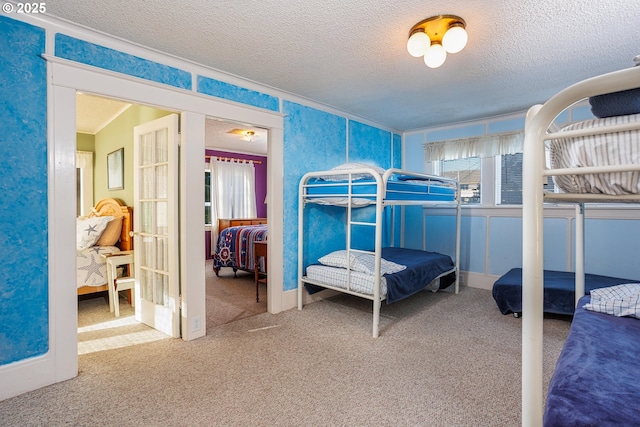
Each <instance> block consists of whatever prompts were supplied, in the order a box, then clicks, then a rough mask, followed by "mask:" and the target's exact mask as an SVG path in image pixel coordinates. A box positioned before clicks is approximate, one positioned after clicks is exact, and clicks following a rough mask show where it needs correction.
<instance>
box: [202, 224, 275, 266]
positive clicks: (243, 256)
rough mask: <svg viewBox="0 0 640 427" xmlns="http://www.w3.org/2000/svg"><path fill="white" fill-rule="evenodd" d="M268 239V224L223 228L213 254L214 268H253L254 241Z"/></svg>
mask: <svg viewBox="0 0 640 427" xmlns="http://www.w3.org/2000/svg"><path fill="white" fill-rule="evenodd" d="M262 240H267V226H266V225H243V226H237V227H229V228H225V229H224V230H222V232H221V233H220V236H219V237H218V243H217V244H216V248H215V252H214V254H213V268H214V269H215V270H218V269H219V268H220V267H232V268H234V269H239V270H250V271H251V270H253V269H254V262H253V242H259V241H262Z"/></svg>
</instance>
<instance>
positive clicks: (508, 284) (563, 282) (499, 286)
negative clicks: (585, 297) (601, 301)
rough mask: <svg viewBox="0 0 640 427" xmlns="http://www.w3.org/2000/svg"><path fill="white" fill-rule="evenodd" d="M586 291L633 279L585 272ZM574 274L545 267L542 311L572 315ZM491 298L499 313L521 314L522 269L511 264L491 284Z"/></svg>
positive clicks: (574, 286) (574, 287) (628, 281)
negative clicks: (510, 267) (508, 268)
mask: <svg viewBox="0 0 640 427" xmlns="http://www.w3.org/2000/svg"><path fill="white" fill-rule="evenodd" d="M584 279H585V280H584V284H585V293H587V294H588V293H589V292H590V291H592V290H593V289H597V288H604V287H608V286H614V285H620V284H623V283H631V282H635V281H636V280H630V279H621V278H618V277H608V276H599V275H597V274H585V275H584ZM575 283H576V275H575V273H572V272H567V271H553V270H544V273H543V287H544V294H543V298H544V302H543V306H544V312H545V313H552V314H563V315H572V314H573V312H574V310H575V292H576V290H575V289H576V285H575ZM492 294H493V299H494V300H495V302H496V304H497V305H498V309H499V310H500V312H501V313H502V314H509V313H513V316H514V317H520V315H521V313H522V269H521V268H512V269H511V270H509V271H508V272H507V273H505V274H504V275H503V276H501V277H500V278H499V279H498V280H496V281H495V283H494V284H493V289H492Z"/></svg>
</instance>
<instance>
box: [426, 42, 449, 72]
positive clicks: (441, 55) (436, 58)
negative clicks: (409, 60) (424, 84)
mask: <svg viewBox="0 0 640 427" xmlns="http://www.w3.org/2000/svg"><path fill="white" fill-rule="evenodd" d="M446 59H447V51H446V50H444V47H442V45H441V44H440V43H434V44H432V45H431V46H429V48H428V49H427V52H426V53H425V54H424V63H425V64H426V65H427V67H429V68H438V67H439V66H441V65H442V64H444V61H445V60H446Z"/></svg>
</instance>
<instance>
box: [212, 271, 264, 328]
mask: <svg viewBox="0 0 640 427" xmlns="http://www.w3.org/2000/svg"><path fill="white" fill-rule="evenodd" d="M212 265H213V264H212V261H211V260H208V261H207V262H206V276H205V277H206V281H207V284H206V287H207V289H206V292H207V328H211V327H214V326H218V325H224V324H225V323H229V322H233V321H235V320H239V319H243V318H245V317H249V316H255V315H256V314H260V313H266V312H267V288H266V286H265V285H264V284H261V285H260V286H259V287H258V290H259V293H260V302H256V285H255V278H254V275H253V274H251V273H247V272H244V271H238V272H237V274H236V275H235V276H236V277H234V273H233V269H231V268H228V267H225V268H222V269H221V270H220V272H219V273H218V274H219V277H218V276H216V275H215V273H214V272H213V268H212Z"/></svg>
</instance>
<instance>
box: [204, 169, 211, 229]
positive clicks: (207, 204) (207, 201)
mask: <svg viewBox="0 0 640 427" xmlns="http://www.w3.org/2000/svg"><path fill="white" fill-rule="evenodd" d="M204 225H211V171H210V170H205V171H204Z"/></svg>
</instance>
